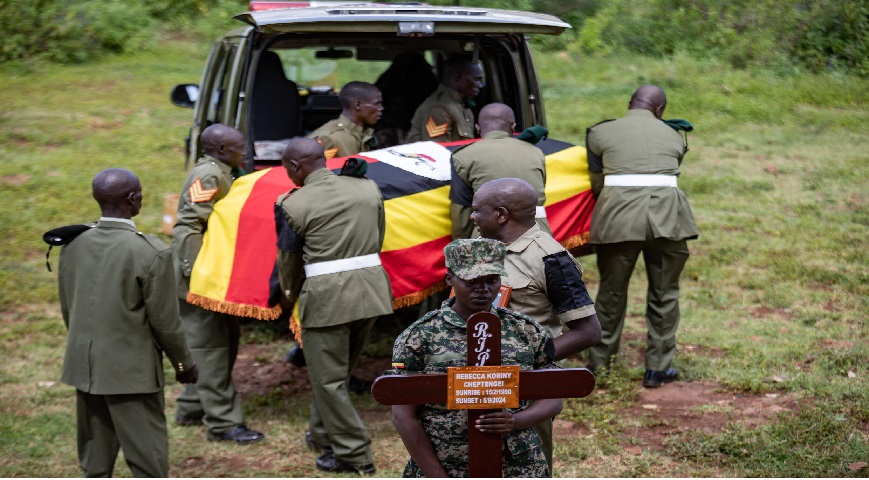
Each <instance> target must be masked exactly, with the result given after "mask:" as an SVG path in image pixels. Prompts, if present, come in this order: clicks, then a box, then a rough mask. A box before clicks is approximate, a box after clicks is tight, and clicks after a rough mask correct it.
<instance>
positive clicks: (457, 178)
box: [450, 103, 552, 239]
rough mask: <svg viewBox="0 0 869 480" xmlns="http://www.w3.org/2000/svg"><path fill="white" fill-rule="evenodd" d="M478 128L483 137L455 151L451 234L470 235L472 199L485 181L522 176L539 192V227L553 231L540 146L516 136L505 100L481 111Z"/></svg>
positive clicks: (512, 118)
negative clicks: (548, 218)
mask: <svg viewBox="0 0 869 480" xmlns="http://www.w3.org/2000/svg"><path fill="white" fill-rule="evenodd" d="M476 127H477V131H478V132H479V133H480V135H481V136H482V138H483V139H482V140H480V141H479V142H476V143H473V144H471V145H468V146H466V147H463V148H461V149H459V150H457V151H455V152H454V153H453V157H452V168H453V175H452V180H451V183H450V202H451V203H450V220H451V221H452V225H453V227H452V237H453V239H457V238H471V237H475V236H476V235H475V234H474V233H473V228H474V224H473V222H471V200H472V199H473V196H474V192H476V191H477V190H479V189H480V187H482V186H483V184H484V183H486V182H488V181H490V180H495V179H497V178H507V177H515V178H521V179H522V180H525V181H526V182H528V183H530V184H531V185H533V186H534V189H535V190H536V191H537V202H536V207H537V208H536V210H535V217H536V218H537V225H539V226H540V229H541V230H542V231H543V232H545V233H547V234H550V235H551V234H552V231H551V230H550V228H549V222H548V221H547V220H546V209H545V208H543V205H544V204H545V203H546V193H545V191H544V189H545V187H546V159H545V158H544V155H543V152H541V151H540V149H539V148H537V147H535V146H534V145H531V144H530V143H528V142H524V141H522V140H517V139H515V138H513V129H514V128H515V127H516V119H515V117H514V115H513V110H512V109H511V108H510V107H508V106H507V105H504V104H503V103H490V104H489V105H486V106H485V107H483V109H482V110H480V119H479V120H478V121H477V126H476Z"/></svg>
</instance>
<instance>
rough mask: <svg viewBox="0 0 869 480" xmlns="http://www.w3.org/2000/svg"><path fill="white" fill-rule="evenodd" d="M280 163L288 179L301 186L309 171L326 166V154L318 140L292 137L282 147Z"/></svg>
mask: <svg viewBox="0 0 869 480" xmlns="http://www.w3.org/2000/svg"><path fill="white" fill-rule="evenodd" d="M281 164H283V166H284V169H285V170H286V171H287V176H289V177H290V180H292V181H293V183H295V184H296V185H298V186H301V185H302V184H303V183H304V181H305V178H307V177H308V175H310V174H311V172H313V171H314V170H319V169H321V168H326V154H325V152H324V151H323V145H320V142H318V141H316V140H314V139H312V138H304V137H300V138H294V139H292V140H290V143H288V144H287V148H285V149H284V153H283V155H281Z"/></svg>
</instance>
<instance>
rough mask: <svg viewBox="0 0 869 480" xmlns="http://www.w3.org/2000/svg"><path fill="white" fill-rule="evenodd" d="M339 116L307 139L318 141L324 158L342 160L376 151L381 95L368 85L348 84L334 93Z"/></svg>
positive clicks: (381, 108) (381, 104)
mask: <svg viewBox="0 0 869 480" xmlns="http://www.w3.org/2000/svg"><path fill="white" fill-rule="evenodd" d="M338 100H340V101H341V108H343V110H342V111H341V115H340V116H339V117H338V118H337V119H335V120H329V121H328V122H326V123H325V124H323V125H322V126H321V127H320V128H318V129H316V130H314V131H313V132H311V134H310V135H308V138H313V139H315V140H317V141H318V142H320V145H322V146H323V151H324V152H325V154H326V159H327V160H328V159H330V158H333V157H346V156H348V155H356V154H357V153H359V152H367V151H370V150H372V149H374V148H377V139H376V138H375V137H374V128H372V127H373V126H374V124H376V123H377V121H378V120H380V116H381V115H382V114H383V96H382V95H381V93H380V90H379V89H378V88H377V87H375V86H374V85H372V84H370V83H365V82H350V83H348V84H347V85H344V88H342V89H341V91H340V92H339V93H338Z"/></svg>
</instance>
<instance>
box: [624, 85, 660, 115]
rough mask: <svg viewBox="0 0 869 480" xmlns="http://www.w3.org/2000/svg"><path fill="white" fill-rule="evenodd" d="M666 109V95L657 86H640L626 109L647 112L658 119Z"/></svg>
mask: <svg viewBox="0 0 869 480" xmlns="http://www.w3.org/2000/svg"><path fill="white" fill-rule="evenodd" d="M666 107H667V95H665V94H664V90H663V89H662V88H661V87H659V86H657V85H652V84H648V85H642V86H640V87H639V88H637V91H635V92H634V94H633V95H632V96H631V101H630V102H629V103H628V108H629V109H631V110H638V109H639V110H648V111H650V112H652V113H654V114H655V115H656V116H658V117H659V118H660V114H663V113H664V108H666Z"/></svg>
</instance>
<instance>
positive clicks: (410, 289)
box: [380, 235, 450, 300]
mask: <svg viewBox="0 0 869 480" xmlns="http://www.w3.org/2000/svg"><path fill="white" fill-rule="evenodd" d="M449 243H450V236H449V235H447V236H444V237H441V238H436V239H434V240H429V241H428V242H425V243H420V244H419V245H414V246H412V247H408V248H402V249H400V250H390V251H388V252H381V254H380V260H381V262H383V268H384V269H385V270H386V273H387V274H388V275H389V282H390V283H391V284H392V295H393V296H394V297H395V299H396V300H398V299H399V298H401V297H404V296H406V295H411V294H414V293H417V292H420V291H421V290H424V289H425V288H428V287H431V286H434V285H437V284H439V283H440V282H441V281H442V280H443V279H444V273H446V271H447V267H446V266H445V265H444V247H446V246H447V245H448V244H449Z"/></svg>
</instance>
